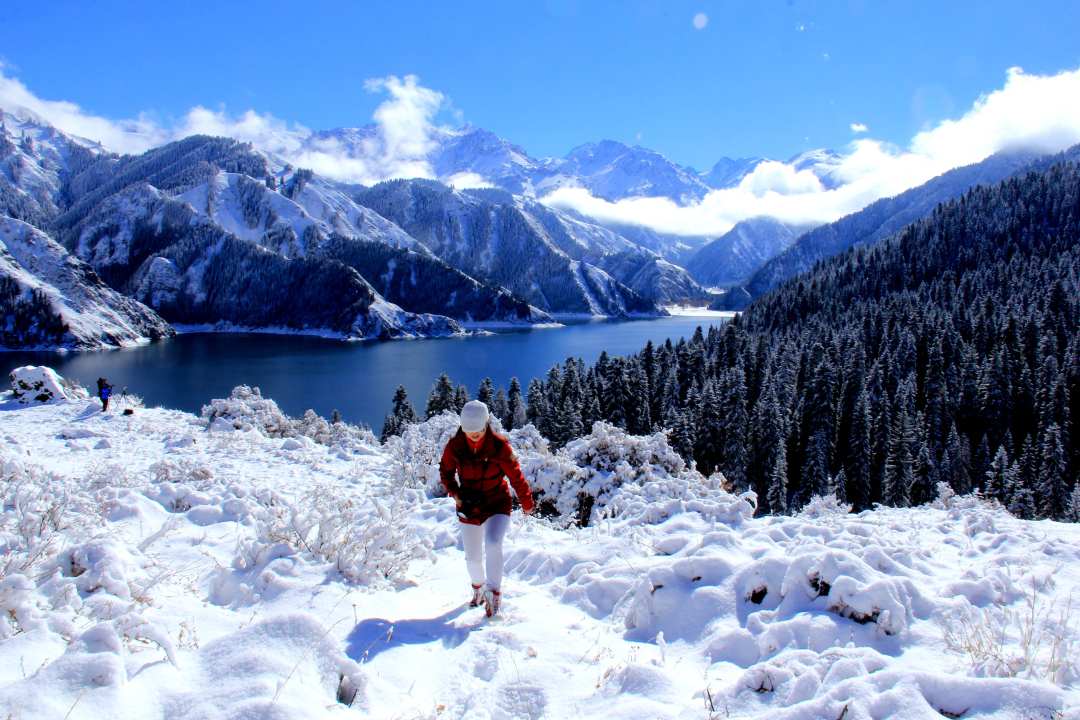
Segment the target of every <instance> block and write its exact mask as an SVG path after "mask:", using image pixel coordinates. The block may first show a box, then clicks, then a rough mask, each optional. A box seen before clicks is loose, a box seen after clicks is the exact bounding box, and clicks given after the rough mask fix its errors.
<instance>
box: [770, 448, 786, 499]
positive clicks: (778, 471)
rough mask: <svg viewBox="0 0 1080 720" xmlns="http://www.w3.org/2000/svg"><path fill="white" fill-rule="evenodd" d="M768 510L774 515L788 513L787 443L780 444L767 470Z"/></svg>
mask: <svg viewBox="0 0 1080 720" xmlns="http://www.w3.org/2000/svg"><path fill="white" fill-rule="evenodd" d="M768 501H769V510H770V511H771V512H772V513H773V514H774V515H787V513H788V486H787V442H786V441H784V442H780V443H779V444H777V446H776V451H775V452H774V453H773V463H772V467H771V468H770V469H769V493H768Z"/></svg>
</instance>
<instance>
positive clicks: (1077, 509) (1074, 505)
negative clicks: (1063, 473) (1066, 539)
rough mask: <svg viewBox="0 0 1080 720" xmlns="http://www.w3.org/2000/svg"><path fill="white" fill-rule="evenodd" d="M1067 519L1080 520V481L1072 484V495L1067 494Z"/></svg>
mask: <svg viewBox="0 0 1080 720" xmlns="http://www.w3.org/2000/svg"><path fill="white" fill-rule="evenodd" d="M1069 519H1070V520H1072V521H1073V522H1080V482H1078V483H1076V485H1075V486H1073V491H1072V495H1070V496H1069Z"/></svg>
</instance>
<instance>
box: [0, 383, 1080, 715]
mask: <svg viewBox="0 0 1080 720" xmlns="http://www.w3.org/2000/svg"><path fill="white" fill-rule="evenodd" d="M97 407H98V406H97V404H96V403H95V402H93V401H74V402H60V403H55V404H51V405H45V406H39V407H30V408H22V409H16V406H15V405H14V404H10V403H9V404H5V405H2V406H0V437H3V438H4V441H5V442H4V443H3V444H2V445H0V497H2V498H3V505H2V507H3V511H2V513H0V543H2V544H3V546H4V547H5V550H6V552H7V555H6V557H7V558H8V563H7V564H6V565H4V566H0V609H2V610H3V613H2V614H0V716H3V717H11V718H12V719H13V720H27V719H29V718H71V719H72V720H79V719H80V718H96V717H102V716H108V717H113V718H117V719H118V720H126V719H127V718H140V719H141V718H171V717H177V716H181V715H182V716H184V717H187V718H199V719H202V718H239V717H252V718H254V717H259V718H281V719H285V718H323V717H325V718H331V717H340V718H346V717H378V718H436V717H463V718H464V717H475V718H540V717H549V718H564V717H588V718H594V717H595V718H620V719H621V718H637V717H648V718H679V719H680V720H682V719H689V718H702V719H704V718H723V717H738V718H755V719H760V720H766V718H768V719H770V720H771V719H772V718H780V719H781V720H812V719H817V718H828V719H829V720H832V719H833V718H840V717H842V718H845V720H869V719H870V718H886V717H888V718H920V719H921V718H934V717H963V718H965V719H967V720H973V719H981V720H989V719H991V718H993V719H995V720H1006V719H1013V718H1047V719H1048V720H1049V719H1050V718H1066V719H1071V720H1075V718H1077V717H1080V687H1078V685H1077V682H1078V680H1080V677H1078V668H1077V667H1076V664H1075V663H1076V653H1075V642H1076V638H1077V632H1078V628H1077V623H1076V618H1075V616H1074V615H1073V616H1070V615H1068V614H1067V605H1066V603H1067V602H1068V598H1069V597H1070V595H1075V591H1076V590H1077V589H1078V588H1080V530H1078V526H1076V525H1065V524H1060V523H1054V522H1049V521H1042V522H1029V521H1019V520H1015V519H1013V518H1011V517H1010V516H1008V515H1007V514H1006V513H1004V512H1003V511H1001V510H1000V509H997V508H994V507H992V506H989V505H986V504H984V503H982V502H981V501H978V500H975V499H972V498H950V499H946V500H944V501H943V502H942V503H940V505H939V506H938V507H923V508H919V509H903V510H894V509H888V510H877V511H868V512H864V513H861V514H859V515H842V514H837V513H836V512H835V510H832V509H830V507H829V506H828V505H827V504H818V505H817V506H815V507H814V508H813V509H812V511H811V512H810V513H809V514H805V515H802V516H799V517H783V518H760V519H753V518H751V517H750V516H749V515H750V513H751V511H752V506H751V505H750V504H749V502H750V500H749V498H745V499H744V498H738V497H734V496H732V495H729V494H727V493H725V492H724V491H723V490H722V489H720V487H719V484H718V479H717V478H713V479H711V480H707V479H704V478H701V477H700V476H699V475H698V476H695V474H694V473H691V472H690V471H687V470H686V469H685V468H684V467H681V461H679V460H678V459H677V457H674V455H673V453H672V452H671V451H670V449H668V448H667V446H666V443H665V442H664V441H663V440H662V439H661V438H660V437H654V438H630V437H627V436H625V435H623V434H622V433H620V432H619V431H617V430H613V429H610V428H605V427H603V426H599V427H598V429H596V430H594V434H593V435H592V436H591V437H589V438H586V439H584V440H582V441H578V442H576V443H571V445H569V446H567V448H565V449H564V450H562V451H560V453H559V455H557V456H556V455H552V454H551V453H549V452H548V451H547V450H545V449H544V445H543V443H542V442H541V441H540V439H539V438H538V436H536V435H535V433H532V432H531V431H530V430H529V429H528V428H527V429H525V430H522V431H515V433H514V434H513V435H512V437H511V440H512V442H513V443H514V446H515V449H516V451H517V453H518V455H519V457H520V458H521V461H522V464H523V467H524V468H525V470H526V474H527V476H528V477H529V479H530V482H531V483H532V484H533V487H534V488H542V489H545V490H547V491H548V494H549V498H556V499H558V500H559V502H570V503H573V502H575V501H576V498H577V495H578V492H579V491H581V490H585V491H586V492H590V493H596V492H598V490H599V489H601V488H607V490H606V491H605V493H606V494H605V495H604V496H603V498H604V499H603V500H602V501H600V502H598V503H597V506H596V507H597V508H598V510H597V511H594V514H595V513H596V512H604V513H606V515H605V517H603V518H602V517H595V518H594V521H593V523H592V525H591V526H590V527H587V528H581V529H575V528H568V529H563V528H562V524H561V523H558V522H551V521H542V520H538V519H526V518H523V517H521V516H520V515H519V514H517V513H515V516H514V518H513V521H512V527H511V531H510V534H509V536H508V538H507V556H506V567H507V577H506V580H505V582H504V592H505V597H506V600H505V610H504V614H503V617H502V618H500V619H498V620H496V621H485V620H484V619H483V618H482V617H481V615H480V612H479V611H478V610H470V609H468V608H467V607H465V605H464V598H465V597H466V592H465V591H466V590H467V580H466V574H465V568H464V562H463V557H462V552H461V547H460V542H459V539H458V531H457V527H456V520H455V519H454V513H453V508H452V504H451V503H450V502H449V501H448V500H446V499H445V498H439V497H436V496H433V495H432V494H430V493H429V492H428V488H430V487H432V486H433V482H436V481H435V480H434V478H433V477H432V476H433V474H434V470H433V465H432V458H433V457H434V453H436V452H437V451H438V449H439V448H440V447H441V444H442V441H443V440H444V439H445V437H446V435H447V433H449V432H450V431H451V430H452V429H453V428H454V419H453V416H450V417H447V418H436V419H434V420H432V421H429V422H428V423H426V424H425V425H423V426H416V427H414V428H413V429H411V430H410V431H409V432H407V433H406V436H405V437H404V438H403V439H400V440H397V439H395V440H393V441H392V442H391V443H389V444H388V445H387V446H385V447H380V446H379V445H378V443H377V442H376V441H375V440H374V438H373V437H371V436H370V434H365V433H363V432H361V431H356V430H351V429H349V428H347V427H345V426H340V425H337V426H330V425H327V424H326V423H325V421H321V420H319V419H318V418H316V417H314V416H313V415H312V416H308V417H305V418H304V419H303V420H302V421H300V422H291V421H289V420H288V419H286V418H284V417H283V416H281V414H280V412H279V411H277V409H276V406H274V405H273V403H272V402H271V401H269V400H267V399H264V398H261V397H259V396H257V395H255V394H253V393H252V392H251V391H250V390H245V391H244V392H241V393H239V394H238V395H234V398H233V399H231V400H228V401H215V403H214V404H213V407H212V409H211V410H209V411H207V418H210V417H213V418H215V419H214V420H213V421H212V422H208V420H207V419H202V420H201V419H199V418H196V417H195V416H192V415H188V414H184V413H180V412H176V411H170V410H162V409H142V408H136V409H135V413H134V415H132V416H130V417H126V416H123V415H120V414H113V413H112V412H110V413H109V414H102V413H100V412H99V411H98V410H97ZM117 410H119V408H118V409H117ZM42 519H44V521H42ZM17 527H40V530H37V531H34V532H30V533H16V528H17ZM1031 608H1034V613H1032V611H1031ZM1063 613H1066V614H1064V615H1063ZM1031 617H1033V620H1032V621H1030V622H1029V621H1028V620H1026V619H1025V618H1031ZM1062 618H1064V624H1060V623H1059V621H1061V620H1062ZM1025 629H1032V630H1034V631H1035V632H1034V633H1033V634H1032V635H1031V642H1030V643H1029V644H1028V646H1027V649H1028V650H1029V651H1030V652H1029V653H1028V657H1027V658H1025V656H1024V653H1023V650H1024V648H1023V646H1022V644H1021V633H1022V632H1023V631H1025ZM979 630H989V631H990V632H991V636H990V640H994V639H995V638H997V637H999V635H998V634H997V633H998V632H999V631H1003V632H1004V635H1003V636H1001V637H1003V641H1002V642H1001V644H1000V645H996V644H994V643H991V644H990V645H988V646H987V648H988V650H989V652H988V654H986V655H978V654H974V655H973V654H972V653H971V652H969V651H967V650H965V649H964V648H965V647H966V648H969V649H972V648H975V647H977V643H978V640H979V636H978V635H977V634H974V633H976V632H977V631H979ZM1055 638H1061V639H1062V640H1063V641H1067V642H1071V643H1073V645H1072V646H1071V647H1069V646H1067V645H1066V644H1065V643H1057V644H1056V645H1055V643H1054V639H1055ZM1052 649H1056V650H1057V651H1058V652H1059V653H1071V654H1065V655H1059V656H1058V661H1054V660H1052V659H1051V657H1050V651H1051V650H1052ZM999 660H1004V663H1000V662H998V661H999Z"/></svg>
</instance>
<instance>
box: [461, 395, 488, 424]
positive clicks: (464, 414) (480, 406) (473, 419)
mask: <svg viewBox="0 0 1080 720" xmlns="http://www.w3.org/2000/svg"><path fill="white" fill-rule="evenodd" d="M487 421H488V408H487V405H485V404H484V403H482V402H480V401H479V400H470V401H469V402H467V403H465V407H463V408H461V429H462V430H464V431H465V432H480V431H481V430H483V429H484V428H485V427H487Z"/></svg>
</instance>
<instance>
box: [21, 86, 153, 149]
mask: <svg viewBox="0 0 1080 720" xmlns="http://www.w3.org/2000/svg"><path fill="white" fill-rule="evenodd" d="M0 107H2V108H4V109H5V110H8V111H12V112H17V111H20V110H21V111H29V113H30V114H32V115H35V116H37V117H39V118H41V119H43V120H45V121H46V122H48V123H49V124H51V125H53V126H54V127H56V128H57V129H59V130H62V131H63V132H65V133H68V134H69V135H77V136H79V137H82V138H86V139H88V140H94V141H97V142H99V143H101V144H102V145H104V146H105V147H107V148H108V149H110V150H115V151H116V152H125V153H141V152H144V151H145V150H148V149H150V148H152V147H154V146H156V145H160V144H161V143H163V142H168V140H169V139H170V138H169V136H168V133H166V132H165V131H164V130H162V129H161V128H160V127H158V126H157V125H155V124H154V123H153V122H151V121H150V120H148V119H146V117H145V116H140V117H138V118H137V119H135V120H124V121H120V122H114V121H112V120H109V119H107V118H103V117H99V116H97V115H91V114H88V113H86V112H84V111H83V109H82V108H80V107H79V106H78V105H76V104H75V103H71V102H67V101H65V100H42V99H41V98H39V97H37V96H36V95H34V94H33V93H32V92H30V90H29V89H28V88H27V87H26V86H25V85H23V84H22V83H21V82H19V81H18V80H16V79H15V78H9V77H7V75H5V74H4V66H3V65H0Z"/></svg>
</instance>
